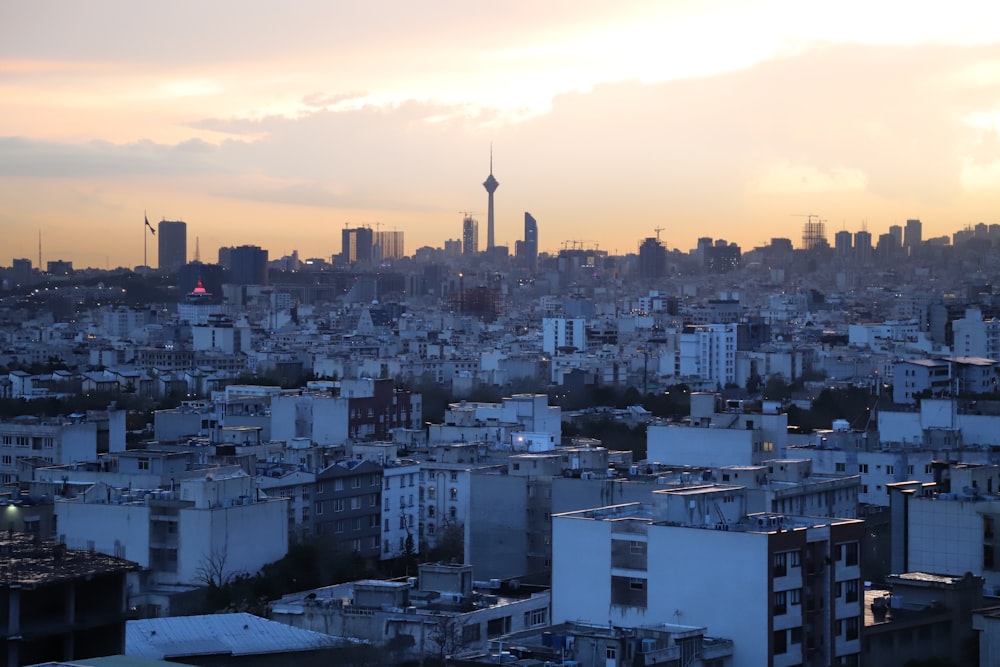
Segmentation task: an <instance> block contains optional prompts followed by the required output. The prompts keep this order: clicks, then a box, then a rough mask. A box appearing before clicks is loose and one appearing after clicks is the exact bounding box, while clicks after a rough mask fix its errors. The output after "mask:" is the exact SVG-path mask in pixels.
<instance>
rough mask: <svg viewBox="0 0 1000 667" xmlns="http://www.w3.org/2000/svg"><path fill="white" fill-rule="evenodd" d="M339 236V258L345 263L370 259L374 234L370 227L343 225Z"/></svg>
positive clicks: (368, 260)
mask: <svg viewBox="0 0 1000 667" xmlns="http://www.w3.org/2000/svg"><path fill="white" fill-rule="evenodd" d="M340 238H341V250H340V258H341V260H342V261H343V262H344V263H345V264H354V263H356V262H370V261H371V260H372V245H374V243H373V242H374V235H373V233H372V229H371V227H355V228H350V227H345V228H344V231H343V233H342V234H341V237H340Z"/></svg>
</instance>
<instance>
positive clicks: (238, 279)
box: [229, 245, 267, 285]
mask: <svg viewBox="0 0 1000 667" xmlns="http://www.w3.org/2000/svg"><path fill="white" fill-rule="evenodd" d="M230 262H231V268H230V270H229V282H231V283H233V284H235V285H266V284H267V251H266V250H263V249H261V248H260V247H259V246H255V245H241V246H237V247H235V248H232V249H231V250H230Z"/></svg>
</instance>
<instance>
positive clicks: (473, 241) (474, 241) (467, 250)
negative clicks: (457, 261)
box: [462, 215, 479, 255]
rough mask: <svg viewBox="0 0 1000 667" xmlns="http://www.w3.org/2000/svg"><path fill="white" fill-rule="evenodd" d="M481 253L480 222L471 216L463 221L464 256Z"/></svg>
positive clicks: (467, 216)
mask: <svg viewBox="0 0 1000 667" xmlns="http://www.w3.org/2000/svg"><path fill="white" fill-rule="evenodd" d="M478 252H479V221H478V220H476V219H475V218H473V217H472V216H471V215H466V216H465V217H464V218H463V219H462V254H463V255H475V254H476V253H478Z"/></svg>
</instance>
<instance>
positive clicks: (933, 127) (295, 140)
mask: <svg viewBox="0 0 1000 667" xmlns="http://www.w3.org/2000/svg"><path fill="white" fill-rule="evenodd" d="M661 5H663V3H630V4H628V5H626V6H624V7H606V6H604V5H603V4H602V3H587V2H584V3H575V4H574V5H573V6H572V9H571V10H570V9H569V8H567V7H562V6H552V7H545V8H538V7H537V6H535V5H529V4H527V3H517V2H515V3H512V5H511V6H510V11H509V12H505V16H503V17H496V16H492V15H490V14H488V13H487V12H486V11H480V10H477V9H476V8H470V7H462V6H454V5H451V4H450V3H446V2H438V3H432V4H430V5H422V6H421V7H420V8H419V9H417V8H414V7H410V6H408V5H399V6H398V7H397V8H396V10H394V11H393V12H392V16H393V19H394V20H393V21H389V22H386V21H385V20H384V19H385V16H386V12H385V9H384V8H383V9H379V10H375V9H370V8H367V7H360V6H352V5H349V4H343V5H341V4H336V3H335V4H331V5H328V4H326V3H310V2H297V3H292V4H291V5H290V6H289V7H282V8H278V7H276V6H271V5H270V4H268V3H259V4H257V3H251V4H248V5H241V11H240V12H238V13H234V12H233V11H232V8H230V7H228V6H226V5H218V6H213V7H210V8H204V7H202V6H201V5H195V4H194V3H184V2H181V3H178V4H177V5H176V6H172V7H171V9H170V11H167V9H166V8H160V7H146V8H141V9H137V8H136V7H134V6H132V5H131V4H128V3H121V2H110V1H109V2H102V3H98V5H97V7H96V9H95V8H88V9H84V8H82V7H75V6H72V5H69V6H66V7H64V8H63V11H61V12H60V13H59V14H57V15H55V16H51V15H49V13H46V12H44V10H43V9H42V8H36V7H34V6H32V5H30V4H18V5H5V6H4V7H3V8H0V24H2V25H5V26H7V27H8V28H10V30H8V31H7V32H8V33H9V34H7V35H5V39H4V40H2V42H0V94H2V95H3V99H5V104H4V105H2V107H0V121H2V122H3V127H4V130H3V136H0V153H2V154H3V155H4V160H3V163H2V164H0V230H2V232H0V239H2V241H3V244H2V245H3V247H4V248H5V250H6V251H7V252H8V253H9V257H4V258H0V263H4V264H6V263H8V262H9V261H10V260H11V259H12V258H16V257H27V258H32V259H34V258H36V257H37V245H38V238H39V234H41V236H42V238H43V239H44V244H45V252H44V257H43V260H49V259H55V258H59V259H65V260H68V261H72V262H74V263H75V264H76V265H77V266H81V267H83V266H96V267H104V266H106V265H112V266H135V265H139V264H141V263H142V256H143V242H144V240H143V238H142V236H141V235H142V234H144V233H146V232H145V229H144V228H143V215H142V212H143V210H144V209H145V210H148V215H149V218H150V219H151V220H160V219H169V220H185V221H187V222H188V225H189V236H190V237H192V238H193V239H198V240H200V243H201V244H203V245H204V247H205V248H218V247H227V246H238V245H243V244H259V245H261V246H262V247H267V248H269V249H270V250H271V252H272V254H273V255H274V256H282V255H286V254H289V253H291V252H292V250H295V249H298V250H299V251H300V253H301V254H302V255H303V256H319V257H325V256H331V255H334V254H336V253H338V252H339V251H340V242H339V241H340V238H339V237H340V230H341V229H342V228H343V227H344V226H345V225H351V226H361V225H374V224H375V223H380V224H381V225H382V226H383V228H389V229H398V230H399V231H402V232H405V234H406V238H407V246H408V247H409V248H411V249H415V248H418V247H420V246H424V245H431V246H435V247H440V246H441V245H443V243H444V241H445V240H446V239H449V238H454V237H456V236H457V233H458V230H459V229H460V225H461V216H460V215H459V214H456V211H461V210H466V211H474V212H476V216H475V217H477V218H479V219H480V220H481V221H483V222H484V223H486V222H487V220H486V215H485V214H486V208H487V195H486V193H485V192H484V191H483V186H482V168H483V165H484V162H485V159H486V154H487V153H488V152H489V150H490V145H491V144H492V145H493V146H494V149H495V160H496V162H495V165H494V169H495V173H496V178H497V179H498V180H501V181H503V183H504V187H503V189H500V190H498V191H497V194H496V198H495V237H496V241H495V242H496V244H497V245H506V246H507V247H508V248H510V250H511V252H513V249H514V242H515V241H516V240H519V239H520V238H521V233H522V229H523V213H524V211H529V210H530V211H532V212H533V214H534V215H535V216H537V218H538V219H539V220H540V221H542V223H543V225H544V227H545V234H544V236H543V242H542V244H541V245H542V247H540V248H539V251H549V252H552V251H556V250H558V249H559V248H560V246H561V244H562V242H564V241H567V240H578V241H586V242H588V243H593V244H594V245H597V246H599V247H600V248H601V249H602V250H607V251H608V252H610V253H615V254H625V253H627V252H634V251H635V248H636V245H637V243H638V242H639V241H640V240H641V239H643V238H646V237H649V236H651V235H653V233H654V229H655V228H657V227H662V228H663V230H664V231H663V234H662V237H661V238H662V240H663V242H664V243H665V244H666V246H667V247H668V248H670V249H675V248H681V249H687V248H693V247H694V246H695V245H696V239H697V237H700V236H706V235H708V236H712V237H714V238H724V239H727V240H729V241H731V242H735V243H738V244H739V245H741V246H742V247H743V248H745V249H748V248H752V247H754V246H757V245H762V244H765V243H766V242H767V241H768V240H769V239H770V238H771V237H775V236H777V237H787V238H791V239H793V240H795V241H796V245H798V243H797V240H798V237H799V233H800V228H801V220H802V219H801V218H797V217H792V216H795V215H798V214H805V213H814V214H817V215H818V216H820V217H822V218H823V219H825V221H826V230H827V238H828V241H830V242H831V244H832V242H833V235H834V234H835V233H836V232H837V231H840V230H843V229H846V230H849V231H851V232H852V233H853V232H857V231H859V230H861V229H862V228H863V227H864V226H865V225H866V226H867V229H869V230H875V231H880V230H885V229H888V228H889V227H890V226H891V225H903V224H905V221H906V220H907V219H910V218H919V219H921V220H922V221H923V236H924V238H931V237H935V236H940V235H944V234H951V232H953V231H954V230H957V229H961V228H964V227H965V226H967V225H974V224H975V223H977V222H980V221H982V222H986V223H988V224H991V223H996V222H998V220H997V215H996V213H995V211H996V209H997V198H996V196H995V194H994V192H993V189H995V185H996V183H997V182H998V181H1000V160H998V159H997V158H996V151H995V146H996V145H997V142H998V140H1000V136H998V134H997V120H998V116H997V110H996V101H995V96H994V95H993V94H992V92H991V87H992V86H994V85H995V84H996V83H997V82H998V80H1000V67H997V63H998V62H1000V40H998V39H997V38H996V36H995V35H994V34H992V33H993V32H995V31H992V30H991V26H992V25H993V21H992V19H994V18H997V17H996V16H994V14H996V13H997V12H998V10H997V9H993V8H989V7H987V8H983V7H982V6H981V4H980V3H977V4H973V3H959V4H958V5H957V6H955V7H954V8H952V9H950V10H949V12H947V13H946V15H942V14H941V13H940V12H934V11H931V9H929V8H928V9H924V8H920V7H913V6H911V5H902V4H899V3H887V4H885V5H881V6H879V7H878V8H874V9H873V8H872V7H870V6H869V5H864V4H862V3H844V4H841V5H838V6H837V7H836V8H830V9H829V10H827V12H828V14H829V15H828V16H824V17H815V16H814V15H813V14H812V13H811V12H815V11H816V9H815V8H805V7H800V6H799V5H796V4H795V3H787V2H756V3H734V2H716V3H707V4H706V3H670V5H669V6H661ZM972 12H975V20H971V17H972V16H973V15H972ZM108 16H114V17H115V20H114V21H109V20H107V17H108ZM901 16H905V18H906V20H905V21H903V20H901V19H900V17H901ZM528 17H530V18H531V20H530V21H529V20H526V19H527V18H528ZM150 25H155V26H156V30H153V31H151V30H149V29H148V26H150ZM262 26H263V28H262ZM262 29H266V32H261V30H262ZM384 44H393V48H392V49H385V48H384V46H383V45H384ZM179 45H180V46H182V47H183V48H178V46H179ZM343 63H350V67H347V66H344V65H342V64H343ZM82 230H86V231H85V232H84V231H82Z"/></svg>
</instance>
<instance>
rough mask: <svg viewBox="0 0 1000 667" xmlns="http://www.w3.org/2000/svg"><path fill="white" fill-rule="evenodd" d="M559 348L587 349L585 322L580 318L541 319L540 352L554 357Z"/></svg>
mask: <svg viewBox="0 0 1000 667" xmlns="http://www.w3.org/2000/svg"><path fill="white" fill-rule="evenodd" d="M561 347H563V348H565V347H572V348H576V349H577V350H581V351H582V350H586V349H587V320H585V319H583V318H582V317H579V318H572V319H571V318H566V317H544V318H542V351H543V352H545V353H546V354H551V355H554V354H556V352H557V351H558V350H559V348H561Z"/></svg>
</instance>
